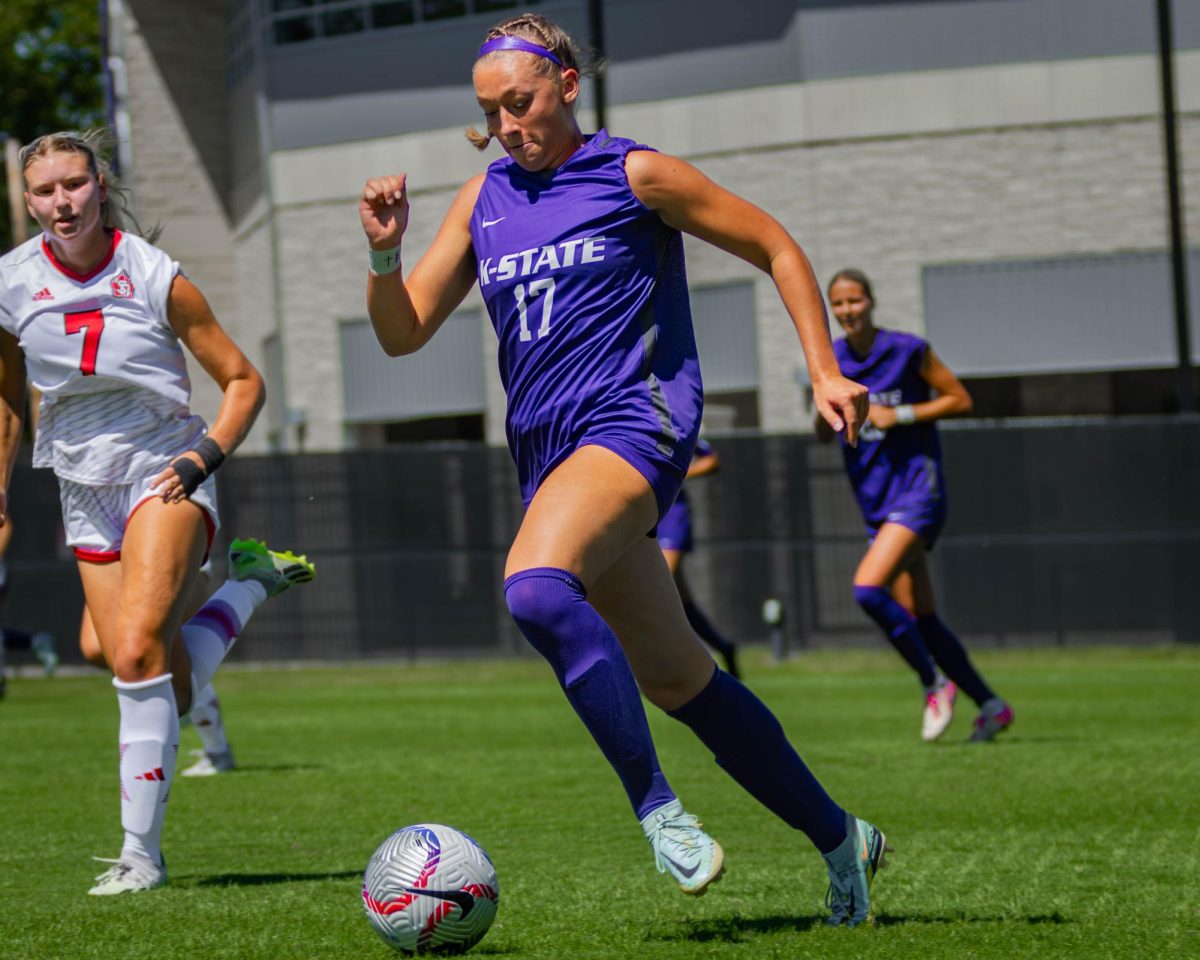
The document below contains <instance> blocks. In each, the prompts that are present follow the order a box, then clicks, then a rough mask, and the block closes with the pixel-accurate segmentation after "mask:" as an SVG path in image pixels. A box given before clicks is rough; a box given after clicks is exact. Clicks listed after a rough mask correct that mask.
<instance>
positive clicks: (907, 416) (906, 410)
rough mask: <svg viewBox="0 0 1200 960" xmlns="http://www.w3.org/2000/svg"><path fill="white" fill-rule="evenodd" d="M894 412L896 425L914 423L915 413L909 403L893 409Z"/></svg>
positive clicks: (915, 419)
mask: <svg viewBox="0 0 1200 960" xmlns="http://www.w3.org/2000/svg"><path fill="white" fill-rule="evenodd" d="M894 409H895V411H896V422H897V423H916V422H917V412H916V411H915V410H914V409H913V406H912V404H911V403H904V404H901V405H900V406H898V407H895V408H894Z"/></svg>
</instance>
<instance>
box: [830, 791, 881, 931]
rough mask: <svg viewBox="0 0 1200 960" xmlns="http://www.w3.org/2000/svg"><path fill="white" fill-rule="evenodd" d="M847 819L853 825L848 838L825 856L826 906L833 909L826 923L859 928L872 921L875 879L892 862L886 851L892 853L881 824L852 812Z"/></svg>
mask: <svg viewBox="0 0 1200 960" xmlns="http://www.w3.org/2000/svg"><path fill="white" fill-rule="evenodd" d="M846 822H847V825H848V826H849V828H850V829H849V831H848V832H847V834H846V839H845V840H843V841H842V845H841V846H840V847H838V848H837V849H836V850H834V851H833V852H832V853H830V854H828V855H827V856H825V858H824V859H825V866H826V867H828V868H829V889H828V890H827V891H826V892H825V906H827V907H829V909H830V916H829V919H828V920H826V921H825V922H826V923H827V924H828V925H829V926H831V927H836V926H840V925H841V924H842V923H845V924H846V926H848V927H857V926H858V925H859V924H860V923H862V922H864V921H866V922H867V923H870V922H871V921H872V919H873V911H872V904H871V881H872V880H874V879H875V874H876V872H878V871H879V870H880V869H881V868H882V867H886V866H887V865H888V863H887V858H886V856H885V854H888V853H891V852H892V848H891V847H889V846H888V842H887V837H885V836H884V835H883V832H882V831H881V830H879V829H878V828H877V827H874V826H872V825H871V824H869V823H867V821H866V820H860V819H859V818H858V817H856V816H854V815H853V814H849V813H847V814H846Z"/></svg>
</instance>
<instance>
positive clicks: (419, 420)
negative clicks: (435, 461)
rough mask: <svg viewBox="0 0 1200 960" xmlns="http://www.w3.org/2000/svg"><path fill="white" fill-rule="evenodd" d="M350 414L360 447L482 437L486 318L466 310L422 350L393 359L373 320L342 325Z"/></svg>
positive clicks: (347, 419)
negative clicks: (378, 336)
mask: <svg viewBox="0 0 1200 960" xmlns="http://www.w3.org/2000/svg"><path fill="white" fill-rule="evenodd" d="M339 333H340V340H341V348H342V388H343V389H342V393H343V401H344V404H343V406H344V411H345V413H344V417H345V422H346V425H347V427H348V428H349V430H350V433H351V436H352V438H353V441H354V443H355V444H356V445H357V446H366V447H374V446H383V445H384V444H388V443H402V442H405V441H409V440H482V439H483V436H484V433H483V428H484V411H485V410H486V408H487V395H486V385H485V379H484V372H483V317H482V315H481V313H480V311H479V310H475V309H470V310H458V311H456V312H455V313H454V314H452V315H451V316H450V318H449V319H447V320H446V322H445V324H443V326H442V329H441V330H439V331H438V334H437V336H436V337H434V338H433V340H431V341H430V342H429V344H428V345H427V346H426V347H424V348H423V349H422V350H421V352H420V353H419V354H417V355H414V356H407V357H388V356H387V355H386V354H385V353H384V352H383V350H381V349H380V347H379V343H378V341H377V340H376V339H375V332H374V330H372V329H371V323H370V321H368V320H349V321H345V322H343V323H342V324H341V327H340V331H339Z"/></svg>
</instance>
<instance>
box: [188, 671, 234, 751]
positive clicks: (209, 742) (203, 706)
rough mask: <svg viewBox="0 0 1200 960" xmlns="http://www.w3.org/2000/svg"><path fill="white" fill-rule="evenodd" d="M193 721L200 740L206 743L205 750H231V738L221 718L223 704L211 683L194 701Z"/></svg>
mask: <svg viewBox="0 0 1200 960" xmlns="http://www.w3.org/2000/svg"><path fill="white" fill-rule="evenodd" d="M191 717H192V723H193V724H194V725H195V727H196V733H198V734H199V735H200V742H201V743H202V744H204V752H205V753H209V754H213V753H225V752H227V751H228V750H229V740H228V739H227V738H226V736H225V723H224V721H223V720H222V719H221V704H220V703H219V702H218V701H217V691H216V690H214V689H213V686H212V684H211V683H210V684H209V685H208V686H207V687H205V688H204V689H203V690H201V691H200V692H199V693H198V694H196V696H195V699H194V700H193V701H192V713H191Z"/></svg>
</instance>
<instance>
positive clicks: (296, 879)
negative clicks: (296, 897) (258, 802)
mask: <svg viewBox="0 0 1200 960" xmlns="http://www.w3.org/2000/svg"><path fill="white" fill-rule="evenodd" d="M351 877H354V878H356V879H359V880H361V879H362V871H361V870H341V871H338V872H336V873H335V872H325V873H219V874H217V875H216V876H215V877H201V878H200V879H198V880H196V881H195V883H196V886H198V887H261V886H265V885H266V884H270V883H304V882H306V881H309V880H349V879H350V878H351Z"/></svg>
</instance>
